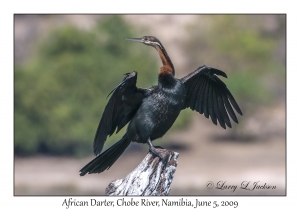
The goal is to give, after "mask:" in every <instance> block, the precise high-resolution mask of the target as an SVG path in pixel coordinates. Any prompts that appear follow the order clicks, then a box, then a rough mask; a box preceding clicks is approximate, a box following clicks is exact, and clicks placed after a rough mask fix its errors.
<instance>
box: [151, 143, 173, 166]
mask: <svg viewBox="0 0 300 210" xmlns="http://www.w3.org/2000/svg"><path fill="white" fill-rule="evenodd" d="M149 151H150V152H151V153H152V154H154V155H156V156H157V157H158V158H159V159H160V160H161V161H162V162H163V164H164V166H165V167H166V164H167V163H168V161H169V158H170V152H169V151H168V150H166V149H164V148H162V147H154V146H153V147H150V149H149Z"/></svg>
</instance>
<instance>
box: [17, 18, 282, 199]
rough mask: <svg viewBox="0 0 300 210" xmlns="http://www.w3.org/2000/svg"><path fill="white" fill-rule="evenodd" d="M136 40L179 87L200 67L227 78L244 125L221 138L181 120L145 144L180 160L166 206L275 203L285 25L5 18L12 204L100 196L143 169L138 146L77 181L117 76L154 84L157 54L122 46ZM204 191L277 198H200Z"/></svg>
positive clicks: (143, 148) (187, 115)
mask: <svg viewBox="0 0 300 210" xmlns="http://www.w3.org/2000/svg"><path fill="white" fill-rule="evenodd" d="M144 35H153V36H156V37H157V38H159V39H160V41H161V42H162V43H163V45H164V47H165V48H166V50H167V52H168V54H169V56H170V57H171V59H172V61H173V64H174V66H175V71H176V77H177V78H181V77H183V76H185V75H187V74H188V73H190V72H192V71H194V70H195V69H196V68H198V67H199V66H201V65H204V64H205V65H207V66H211V67H215V68H218V69H221V70H223V71H224V72H226V74H227V76H228V78H227V79H226V78H221V79H222V80H223V81H224V82H225V83H226V85H227V86H228V88H229V89H230V91H231V92H232V94H233V95H234V97H235V99H236V101H237V102H238V104H239V105H240V107H241V109H242V111H243V114H244V115H243V116H242V117H241V116H238V119H239V124H233V128H232V129H226V130H224V129H222V128H221V127H220V126H215V125H214V124H213V123H212V122H211V120H210V119H207V118H205V117H204V116H203V115H200V114H199V113H197V112H193V111H191V110H189V109H188V110H184V111H182V112H181V114H180V116H179V118H178V119H177V120H176V122H175V124H174V125H173V127H172V128H171V130H170V131H169V132H168V133H167V134H166V135H165V136H164V137H163V138H162V139H159V140H157V141H155V142H154V144H155V145H160V146H162V147H164V148H166V149H169V150H173V151H176V152H178V153H179V154H180V156H179V158H178V166H177V171H176V173H175V176H174V179H173V183H172V185H171V192H170V195H285V192H286V191H285V187H286V185H285V184H286V179H285V178H286V177H285V176H286V171H285V169H286V135H285V133H286V123H285V122H286V113H285V109H286V69H285V63H286V16H285V15H15V16H14V61H15V63H14V69H15V71H14V175H15V177H14V193H15V195H104V192H105V188H106V186H107V185H108V184H109V183H110V182H111V181H113V180H115V179H119V178H123V177H125V176H126V175H127V174H128V173H130V172H131V171H132V170H133V169H134V168H135V167H136V166H137V165H138V164H139V163H140V162H141V161H142V159H143V158H144V157H145V156H146V154H147V152H148V147H147V145H139V144H131V146H130V147H129V148H128V149H127V150H126V151H125V153H124V154H123V155H122V156H121V158H120V159H119V160H117V162H116V163H115V164H114V165H113V166H112V167H111V168H110V169H109V170H108V171H105V172H103V173H101V174H92V175H86V176H84V177H80V176H79V170H80V169H81V168H82V167H83V166H84V165H85V164H87V163H88V162H89V161H90V160H92V159H93V158H94V156H93V148H92V145H93V139H94V135H95V132H96V129H97V126H98V123H99V121H100V118H101V115H102V112H103V110H104V107H105V105H106V103H107V101H108V99H107V98H106V97H107V95H108V93H109V92H110V91H111V90H112V89H113V88H114V87H115V86H116V85H117V84H119V83H120V82H121V81H122V79H123V76H124V74H125V73H127V72H132V71H137V72H138V82H137V85H138V86H140V87H150V86H151V85H154V84H157V73H158V69H159V67H160V59H159V58H158V55H157V53H156V51H155V50H154V49H152V48H149V47H146V46H144V45H141V44H137V43H133V42H128V41H125V40H124V37H142V36H144ZM125 130H126V129H123V131H121V132H120V133H118V134H117V135H113V136H111V137H110V138H109V139H108V140H107V141H106V144H105V148H104V149H106V148H108V147H109V146H110V145H112V144H113V143H114V142H115V141H117V140H119V139H120V138H121V136H122V135H123V134H124V131H125ZM209 181H212V182H214V183H215V185H217V182H219V181H222V182H226V183H225V185H237V186H238V187H239V186H240V185H241V183H242V182H243V181H248V182H250V185H251V186H252V185H253V183H254V182H259V184H260V185H264V184H265V183H266V185H270V186H276V189H260V190H258V189H256V190H253V191H249V190H242V189H237V190H235V191H234V192H232V190H219V189H206V183H207V182H209ZM250 185H249V186H250Z"/></svg>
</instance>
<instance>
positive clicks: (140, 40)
mask: <svg viewBox="0 0 300 210" xmlns="http://www.w3.org/2000/svg"><path fill="white" fill-rule="evenodd" d="M125 39H126V40H129V41H134V42H141V43H143V42H144V40H143V39H142V38H125Z"/></svg>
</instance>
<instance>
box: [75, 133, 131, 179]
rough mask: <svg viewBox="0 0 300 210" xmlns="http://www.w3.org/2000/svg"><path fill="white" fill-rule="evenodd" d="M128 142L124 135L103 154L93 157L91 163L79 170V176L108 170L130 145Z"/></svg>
mask: <svg viewBox="0 0 300 210" xmlns="http://www.w3.org/2000/svg"><path fill="white" fill-rule="evenodd" d="M130 142H131V141H130V140H129V139H128V138H127V135H126V134H125V135H124V136H123V137H122V139H121V140H119V141H118V142H117V143H115V144H114V145H112V146H111V147H110V148H108V149H107V150H106V151H105V152H103V153H102V154H100V155H98V156H97V157H95V158H94V159H93V160H92V161H91V162H89V163H88V164H87V165H86V166H84V167H83V168H82V169H81V170H80V172H81V173H80V176H84V175H85V174H86V173H89V174H93V173H101V172H103V171H105V170H107V169H109V168H110V167H111V166H112V165H113V164H114V163H115V161H116V160H117V159H118V158H119V157H120V156H121V154H122V153H123V152H124V151H125V149H126V148H127V147H128V145H129V144H130Z"/></svg>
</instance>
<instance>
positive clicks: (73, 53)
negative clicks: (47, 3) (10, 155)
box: [14, 16, 189, 156]
mask: <svg viewBox="0 0 300 210" xmlns="http://www.w3.org/2000/svg"><path fill="white" fill-rule="evenodd" d="M135 36H136V34H135V33H134V30H133V29H132V26H130V25H129V24H128V23H126V22H125V21H124V20H123V19H122V18H121V17H120V16H104V17H102V18H101V19H99V21H98V23H97V24H96V26H95V27H94V28H93V29H91V30H80V29H78V28H76V27H75V26H72V25H67V26H62V27H60V28H56V29H55V30H52V31H51V32H50V33H49V35H48V36H47V37H46V38H45V39H43V40H42V41H41V43H40V44H39V45H38V46H37V54H36V56H34V58H32V59H31V60H30V62H27V63H28V64H27V65H24V66H16V69H15V78H14V80H15V91H14V94H15V95H14V99H15V101H14V105H15V107H14V110H15V115H14V122H15V124H14V130H15V154H16V155H32V154H36V153H44V154H52V155H75V156H83V155H86V154H92V151H93V150H92V145H93V138H94V135H95V132H96V129H97V126H98V123H99V121H100V118H101V115H102V112H103V110H104V107H105V105H106V104H107V102H108V99H107V95H108V93H109V92H110V91H111V90H112V89H113V88H114V87H115V86H116V85H117V84H119V83H120V82H121V81H122V79H123V74H124V73H127V72H132V71H137V72H138V82H137V85H138V86H140V87H150V86H151V85H154V84H157V71H158V68H159V66H158V61H159V59H158V57H153V56H152V55H153V54H151V52H150V51H151V50H152V49H150V48H146V47H145V46H143V45H141V44H137V43H132V42H128V41H125V40H124V37H135ZM153 50H154V49H153ZM156 61H157V62H156ZM188 119H189V117H188V115H182V116H181V117H180V118H179V119H178V120H177V122H176V123H175V125H174V127H175V128H178V127H182V126H184V125H186V124H187V122H188ZM125 130H126V129H125V128H124V129H123V130H122V131H120V132H119V133H118V134H117V135H112V137H110V138H109V139H108V140H109V141H107V144H106V145H105V146H106V147H107V146H109V145H111V144H112V143H113V142H114V141H115V140H119V139H120V138H121V136H122V135H123V134H124V131H125Z"/></svg>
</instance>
